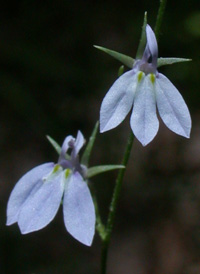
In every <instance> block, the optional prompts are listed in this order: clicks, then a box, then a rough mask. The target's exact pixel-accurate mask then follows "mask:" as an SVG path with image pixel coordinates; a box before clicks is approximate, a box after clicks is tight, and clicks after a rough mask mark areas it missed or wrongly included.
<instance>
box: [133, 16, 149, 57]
mask: <svg viewBox="0 0 200 274" xmlns="http://www.w3.org/2000/svg"><path fill="white" fill-rule="evenodd" d="M146 25H147V12H146V11H145V13H144V21H143V25H142V32H141V37H140V43H139V46H138V50H137V53H136V59H141V58H142V56H143V52H144V48H145V46H146V41H147V39H146Z"/></svg>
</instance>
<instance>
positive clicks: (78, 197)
mask: <svg viewBox="0 0 200 274" xmlns="http://www.w3.org/2000/svg"><path fill="white" fill-rule="evenodd" d="M84 142H85V141H84V137H83V135H82V133H81V132H80V131H78V134H77V137H76V139H74V138H73V137H72V136H67V137H66V138H65V140H64V142H63V145H62V148H61V152H60V156H59V159H58V163H57V164H55V163H45V164H42V165H40V166H37V167H35V168H33V169H32V170H30V171H29V172H27V173H26V174H25V175H24V176H23V177H22V178H21V179H20V180H19V181H18V183H17V184H16V186H15V187H14V189H13V191H12V193H11V195H10V198H9V201H8V207H7V225H11V224H13V223H15V222H17V223H18V225H19V228H20V230H21V233H22V234H26V233H29V232H33V231H37V230H39V229H42V228H43V227H45V226H46V225H48V224H49V223H50V222H51V221H52V220H53V218H54V217H55V215H56V213H57V211H58V209H59V206H60V203H61V201H62V197H63V213H64V223H65V226H66V229H67V231H68V232H69V233H70V234H71V235H72V236H73V237H74V238H75V239H76V240H78V241H80V242H81V243H82V244H85V245H87V246H90V245H91V244H92V240H93V236H94V231H95V209H94V204H93V201H92V197H91V194H90V191H89V188H88V186H87V183H86V181H85V180H84V174H85V171H86V167H84V166H83V165H81V164H80V163H79V155H78V153H79V151H80V149H81V148H82V146H83V144H84ZM69 149H71V155H70V156H69V155H68V154H67V158H66V153H67V151H68V150H69Z"/></svg>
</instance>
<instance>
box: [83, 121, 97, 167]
mask: <svg viewBox="0 0 200 274" xmlns="http://www.w3.org/2000/svg"><path fill="white" fill-rule="evenodd" d="M98 128H99V121H97V122H96V124H95V126H94V129H93V132H92V135H91V136H90V139H89V141H88V144H87V146H86V148H85V150H84V153H83V156H82V158H81V164H82V165H84V166H88V163H89V159H90V154H91V152H92V148H93V145H94V141H95V139H96V136H97V132H98Z"/></svg>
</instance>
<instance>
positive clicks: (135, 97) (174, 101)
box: [98, 25, 191, 146]
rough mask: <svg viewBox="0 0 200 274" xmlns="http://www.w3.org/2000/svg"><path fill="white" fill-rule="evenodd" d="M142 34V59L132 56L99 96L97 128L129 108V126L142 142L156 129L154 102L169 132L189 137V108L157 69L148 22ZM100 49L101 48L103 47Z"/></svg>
mask: <svg viewBox="0 0 200 274" xmlns="http://www.w3.org/2000/svg"><path fill="white" fill-rule="evenodd" d="M146 38H147V44H146V48H145V50H144V53H143V56H142V59H140V60H136V61H135V62H134V65H133V68H132V69H131V70H130V71H128V72H126V73H124V74H123V75H122V76H120V77H119V78H118V79H117V80H116V81H115V82H114V84H113V85H112V87H111V88H110V89H109V91H108V93H107V94H106V96H105V97H104V99H103V102H102V105H101V110H100V131H101V132H105V131H108V130H110V129H113V128H115V127H117V126H118V125H119V124H120V123H121V122H122V121H123V120H124V119H125V117H126V116H127V114H128V113H129V111H130V110H131V108H133V110H132V115H131V118H130V125H131V129H132V131H133V133H134V135H135V136H136V138H137V139H138V140H139V141H140V142H141V143H142V145H143V146H146V145H147V144H148V143H150V142H151V141H152V140H153V139H154V137H155V136H156V134H157V132H158V128H159V121H158V117H157V114H156V106H157V109H158V112H159V114H160V117H161V118H162V120H163V122H164V123H165V125H166V126H167V127H168V128H169V129H170V130H172V131H173V132H175V133H177V134H179V135H182V136H184V137H186V138H189V136H190V131H191V118H190V113H189V110H188V108H187V106H186V104H185V101H184V99H183V98H182V96H181V94H180V93H179V91H178V90H177V89H176V87H175V86H174V85H173V84H172V83H171V82H170V81H169V80H168V79H167V77H165V76H164V75H163V74H161V73H159V72H158V71H157V65H158V64H157V63H158V46H157V41H156V37H155V34H154V32H153V31H152V29H151V27H150V26H149V25H147V26H146ZM98 48H100V47H98ZM100 49H103V50H104V51H105V49H104V48H100ZM109 54H110V53H109ZM111 55H113V51H112V54H111ZM115 56H116V55H115ZM171 59H175V58H171Z"/></svg>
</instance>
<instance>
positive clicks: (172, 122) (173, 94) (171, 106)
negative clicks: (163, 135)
mask: <svg viewBox="0 0 200 274" xmlns="http://www.w3.org/2000/svg"><path fill="white" fill-rule="evenodd" d="M156 99H157V106H158V111H159V114H160V116H161V118H162V120H163V122H164V123H165V124H166V126H167V127H168V128H169V129H171V130H172V131H174V132H175V133H177V134H179V135H182V136H184V137H186V138H189V137H190V131H191V117H190V113H189V110H188V108H187V105H186V103H185V101H184V99H183V97H182V96H181V94H180V93H179V91H178V90H177V89H176V87H175V86H174V85H173V84H172V83H171V82H170V81H169V79H168V78H167V77H165V76H164V75H163V74H161V73H159V75H158V78H157V79H156Z"/></svg>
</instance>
